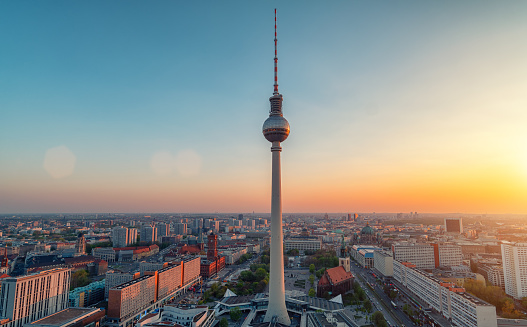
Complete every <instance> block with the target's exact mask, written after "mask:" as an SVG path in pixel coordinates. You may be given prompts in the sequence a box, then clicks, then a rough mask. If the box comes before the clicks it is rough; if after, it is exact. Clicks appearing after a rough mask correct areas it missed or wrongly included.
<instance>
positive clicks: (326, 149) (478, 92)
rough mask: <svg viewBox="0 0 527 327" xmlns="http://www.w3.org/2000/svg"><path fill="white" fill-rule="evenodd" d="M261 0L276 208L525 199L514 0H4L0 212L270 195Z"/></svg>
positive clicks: (234, 201)
mask: <svg viewBox="0 0 527 327" xmlns="http://www.w3.org/2000/svg"><path fill="white" fill-rule="evenodd" d="M275 7H277V8H278V33H279V85H280V86H279V89H280V91H281V93H282V94H283V95H284V99H285V100H284V115H285V117H286V118H287V119H288V120H289V122H290V124H291V135H290V137H289V139H288V140H287V141H286V142H285V143H284V152H283V182H284V210H285V211H303V212H305V211H319V212H326V211H328V212H335V211H377V212H380V211H419V212H422V211H441V212H451V211H456V212H457V211H460V212H515V213H522V212H525V211H526V210H527V207H526V206H525V204H523V202H524V201H522V200H521V199H524V198H525V196H526V195H527V187H526V186H525V185H526V184H527V132H525V131H524V126H525V123H526V119H527V117H526V111H525V105H526V99H525V96H524V93H525V86H527V85H526V84H527V83H526V78H525V76H527V75H526V73H527V64H526V61H525V58H527V44H526V41H525V40H526V38H525V35H527V23H526V22H527V19H526V18H527V17H525V16H526V14H525V13H527V10H526V9H527V8H526V7H527V3H525V2H519V1H501V2H490V1H488V2H487V1H464V2H454V1H449V2H422V1H397V2H392V1H377V2H368V1H331V2H318V1H287V2H277V1H265V2H264V1H262V2H244V1H222V2H213V1H201V2H184V1H156V2H145V1H111V2H108V1H85V2H72V1H55V2H29V1H16V2H7V1H3V2H0V31H1V32H0V44H2V51H1V52H0V58H1V59H2V60H0V113H1V116H2V119H1V120H0V152H1V153H2V155H1V156H0V167H2V170H1V172H0V212H79V211H81V212H106V211H109V212H113V211H118V212H123V211H175V212H213V211H227V212H238V211H239V212H245V211H253V210H255V211H268V207H269V199H270V195H269V192H270V152H269V144H268V142H266V140H265V139H264V138H263V137H262V135H261V125H262V123H263V121H264V120H265V118H266V116H267V114H268V110H269V104H268V97H269V96H270V95H271V93H272V79H273V77H272V73H273V70H272V65H273V62H272V58H273V20H274V17H273V10H274V8H275ZM53 149H58V150H57V151H59V153H62V152H60V151H62V150H64V149H65V150H64V151H66V152H67V153H66V158H70V157H68V155H69V154H72V155H73V157H74V158H75V160H74V162H72V164H71V165H70V166H69V168H71V169H69V170H68V169H66V170H68V171H67V172H66V173H63V174H59V175H60V176H58V175H53V173H50V171H49V169H46V167H47V166H46V164H45V163H46V162H55V161H57V162H58V163H57V164H60V163H64V162H65V161H66V160H63V159H62V158H63V157H62V156H61V155H58V157H53V155H52V154H53V153H54V152H53V151H52V152H51V154H50V152H49V151H50V150H53ZM61 149H62V150H61ZM46 156H48V157H49V156H52V157H53V158H55V159H53V158H52V159H53V160H55V161H53V160H52V159H49V160H51V161H46V160H47V159H46V158H47V157H46ZM438 180H439V181H440V184H441V183H442V184H441V185H439V186H437V183H438ZM504 180H505V181H506V182H503V183H501V184H500V183H499V181H504ZM474 183H475V184H477V185H476V186H474V188H470V187H468V188H467V185H469V184H474ZM481 185H492V187H490V186H489V190H488V191H485V192H483V193H482V194H479V193H478V192H479V190H480V189H481V188H482V186H481ZM402 186H403V189H404V190H405V191H403V192H402V193H403V194H404V195H405V196H404V197H403V198H402V197H401V195H400V194H401V187H402ZM460 188H462V189H463V188H466V189H465V191H463V192H461V193H459V194H458V193H455V192H454V193H455V194H456V197H455V198H450V197H448V196H443V195H444V194H450V193H452V190H459V189H460ZM483 188H484V187H483ZM423 192H424V193H425V194H426V195H427V196H425V197H423V198H422V199H421V198H419V197H416V196H415V195H416V194H422V193H423ZM500 194H501V195H503V194H506V195H511V194H513V195H514V196H512V197H510V196H507V197H505V196H503V198H501V197H500ZM498 198H499V199H498ZM489 199H494V200H495V201H494V202H491V203H489V201H488V200H489ZM496 199H498V200H496Z"/></svg>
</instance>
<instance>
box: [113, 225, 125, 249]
mask: <svg viewBox="0 0 527 327" xmlns="http://www.w3.org/2000/svg"><path fill="white" fill-rule="evenodd" d="M112 243H113V247H114V248H124V247H126V246H127V245H128V228H126V227H114V228H113V229H112Z"/></svg>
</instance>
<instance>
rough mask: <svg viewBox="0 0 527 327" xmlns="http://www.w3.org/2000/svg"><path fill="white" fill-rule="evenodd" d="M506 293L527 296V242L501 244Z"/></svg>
mask: <svg viewBox="0 0 527 327" xmlns="http://www.w3.org/2000/svg"><path fill="white" fill-rule="evenodd" d="M501 257H502V263H503V277H504V281H505V293H507V294H508V295H510V296H512V297H513V298H515V299H521V298H522V297H524V296H527V243H512V242H503V243H502V244H501Z"/></svg>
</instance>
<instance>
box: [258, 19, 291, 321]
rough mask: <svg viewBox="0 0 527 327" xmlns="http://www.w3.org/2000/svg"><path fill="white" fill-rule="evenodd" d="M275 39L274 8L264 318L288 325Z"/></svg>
mask: <svg viewBox="0 0 527 327" xmlns="http://www.w3.org/2000/svg"><path fill="white" fill-rule="evenodd" d="M277 54H278V53H277V38H276V9H275V10H274V91H273V95H272V96H271V97H270V98H269V102H271V110H270V111H269V118H267V120H266V121H265V122H264V124H263V135H264V136H265V138H266V139H267V141H269V142H271V143H272V145H271V153H272V157H273V159H272V164H273V168H272V169H273V176H272V194H271V267H270V276H269V305H268V307H267V313H266V314H265V318H264V321H265V322H271V321H276V322H279V323H281V324H284V325H287V326H289V325H290V324H291V320H290V319H289V315H288V314H287V309H286V307H285V285H284V245H283V242H284V235H283V232H282V186H281V184H282V182H281V176H280V152H281V151H282V147H281V146H280V142H283V141H285V140H286V139H287V136H288V135H289V123H288V122H287V120H286V119H285V118H284V116H283V114H282V100H283V98H282V95H281V94H280V93H278V75H277V73H278V56H277Z"/></svg>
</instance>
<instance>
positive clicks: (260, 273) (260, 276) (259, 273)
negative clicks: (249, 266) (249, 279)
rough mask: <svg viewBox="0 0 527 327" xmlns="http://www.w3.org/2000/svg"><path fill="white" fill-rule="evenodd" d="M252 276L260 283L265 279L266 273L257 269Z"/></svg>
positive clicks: (261, 269)
mask: <svg viewBox="0 0 527 327" xmlns="http://www.w3.org/2000/svg"><path fill="white" fill-rule="evenodd" d="M254 275H255V277H256V280H257V281H261V280H262V279H265V278H266V277H267V271H265V269H263V268H258V269H257V270H256V272H255V273H254Z"/></svg>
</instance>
